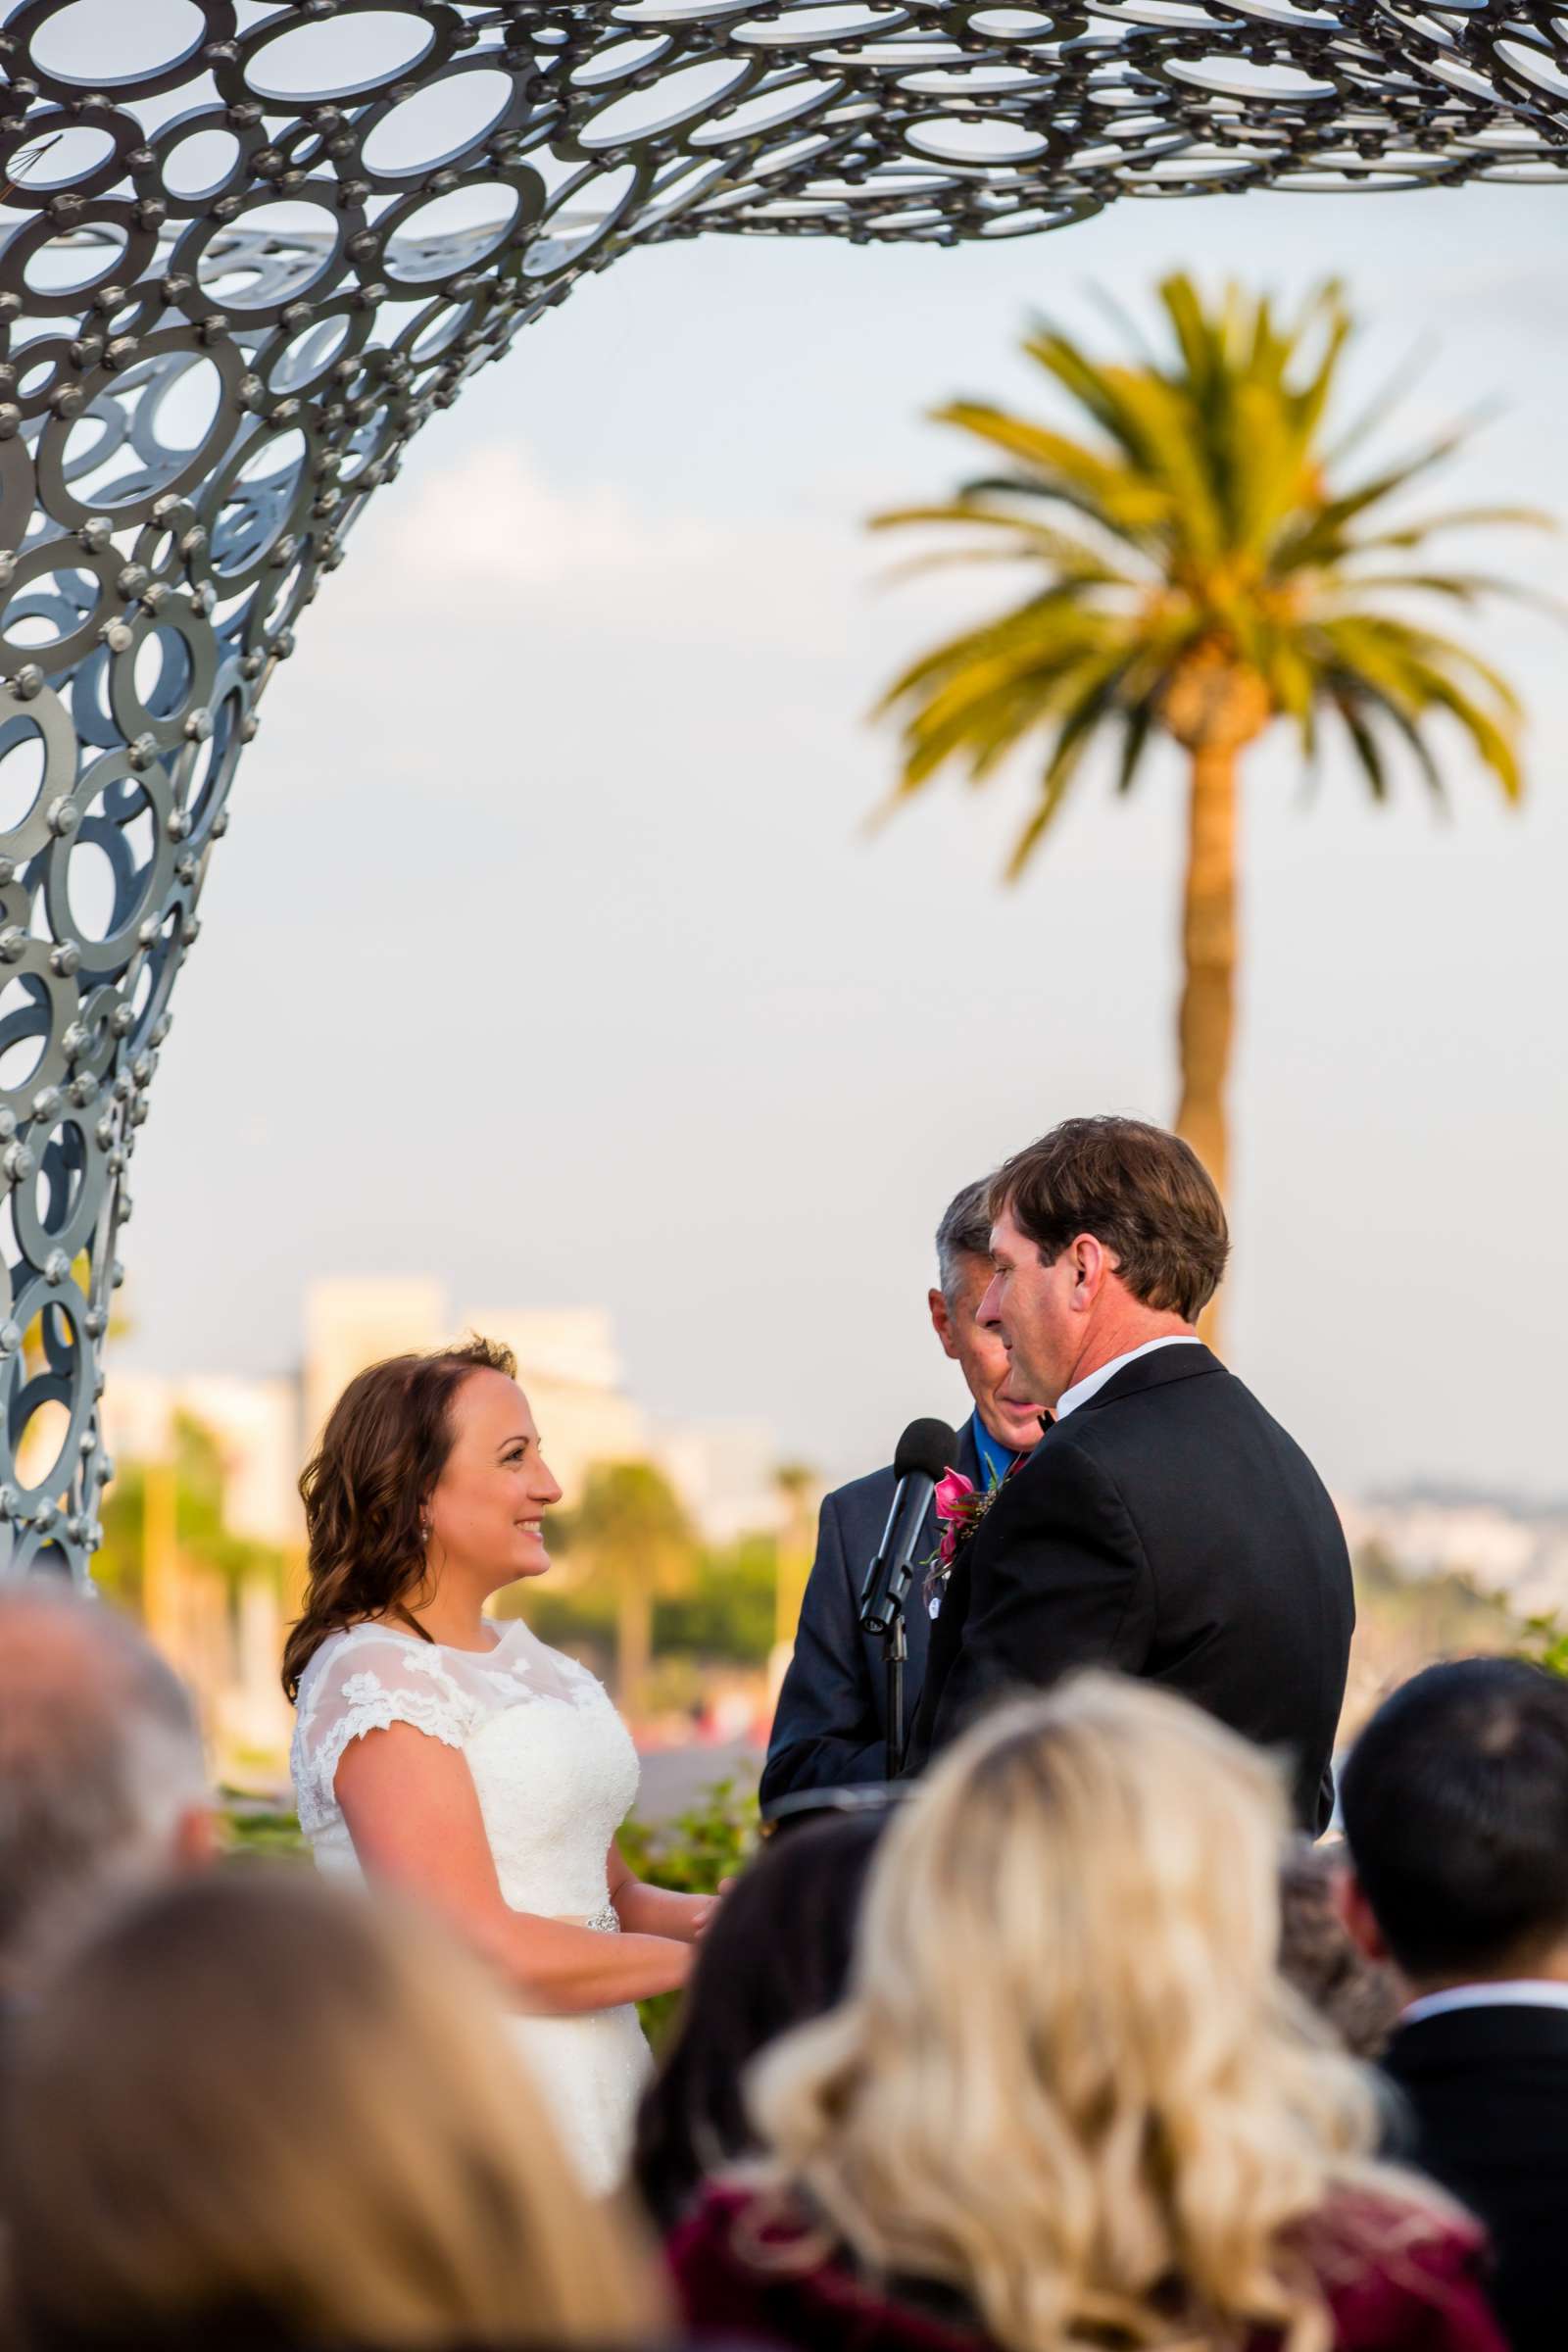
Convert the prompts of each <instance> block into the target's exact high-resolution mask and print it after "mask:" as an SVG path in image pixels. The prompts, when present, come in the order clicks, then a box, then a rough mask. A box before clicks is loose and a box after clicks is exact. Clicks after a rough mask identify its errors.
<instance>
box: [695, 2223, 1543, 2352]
mask: <svg viewBox="0 0 1568 2352" xmlns="http://www.w3.org/2000/svg"><path fill="white" fill-rule="evenodd" d="M761 2212H762V2209H761V2208H760V2205H759V2204H758V2203H757V2202H756V2201H755V2200H754V2199H751V2198H749V2197H747V2196H746V2195H744V2194H742V2193H739V2192H736V2191H733V2190H721V2189H711V2190H709V2191H708V2193H707V2194H706V2196H705V2197H704V2199H703V2201H702V2202H701V2203H700V2204H699V2205H698V2206H697V2208H696V2209H695V2211H694V2212H693V2213H692V2215H691V2216H690V2218H689V2219H688V2220H687V2221H685V2222H684V2223H682V2225H681V2227H680V2228H679V2229H676V2230H675V2231H674V2233H673V2234H672V2236H671V2237H670V2239H669V2243H668V2247H667V2253H668V2259H669V2265H670V2269H671V2271H672V2273H673V2275H674V2279H675V2286H676V2291H677V2293H678V2294H679V2296H680V2299H681V2302H682V2304H683V2306H684V2308H685V2312H686V2317H687V2321H688V2323H689V2324H690V2325H691V2326H692V2327H695V2328H698V2329H704V2328H726V2329H733V2330H734V2331H735V2332H736V2333H737V2334H745V2333H752V2334H756V2335H765V2336H769V2337H772V2338H774V2339H775V2340H776V2341H777V2342H779V2343H780V2344H784V2345H788V2346H790V2347H791V2348H792V2352H994V2347H992V2345H991V2341H990V2338H989V2337H987V2336H984V2335H982V2334H981V2333H980V2331H979V2330H978V2329H977V2328H972V2327H964V2326H961V2325H958V2324H956V2323H955V2322H954V2321H951V2320H943V2319H941V2318H939V2317H937V2316H935V2315H934V2314H933V2313H931V2312H928V2311H923V2310H917V2309H915V2308H914V2307H912V2306H911V2305H909V2304H907V2303H905V2304H900V2303H890V2302H888V2301H886V2300H885V2299H884V2298H883V2297H882V2296H881V2295H879V2294H877V2293H876V2292H874V2291H873V2290H872V2289H870V2288H869V2287H867V2286H865V2285H863V2284H862V2283H861V2282H860V2281H859V2280H858V2279H857V2278H855V2277H853V2276H852V2274H851V2273H850V2272H849V2271H848V2270H847V2269H846V2268H844V2267H842V2266H840V2265H838V2264H835V2263H824V2264H819V2265H816V2266H813V2267H810V2268H808V2269H804V2270H798V2271H791V2270H785V2269H782V2268H780V2269H774V2268H772V2267H768V2268H765V2269H764V2268H762V2267H760V2266H759V2265H757V2264H756V2263H755V2262H754V2261H752V2260H751V2259H750V2258H749V2255H748V2252H747V2250H746V2246H745V2244H744V2242H743V2241H744V2240H746V2239H747V2238H748V2237H750V2238H751V2239H752V2240H753V2241H754V2242H755V2239H756V2236H757V2234H758V2232H759V2231H760V2234H761V2237H762V2241H763V2243H764V2245H768V2246H772V2247H776V2248H778V2249H780V2250H782V2249H784V2248H786V2247H787V2246H788V2244H789V2242H790V2238H791V2235H792V2232H791V2230H790V2229H789V2228H788V2226H787V2225H785V2224H783V2223H781V2222H778V2221H776V2220H769V2221H767V2222H765V2223H764V2222H763V2221H762V2220H761ZM1314 2234H1315V2235H1320V2236H1321V2237H1322V2239H1323V2242H1324V2244H1325V2245H1327V2243H1328V2241H1329V2238H1330V2236H1331V2234H1332V2235H1333V2237H1334V2238H1335V2239H1336V2240H1337V2242H1338V2243H1339V2244H1341V2245H1342V2246H1343V2244H1344V2237H1343V2234H1342V2233H1341V2232H1337V2231H1336V2232H1332V2233H1331V2232H1329V2231H1327V2230H1323V2231H1321V2232H1314ZM1484 2254H1485V2240H1484V2238H1483V2237H1482V2234H1481V2232H1480V2231H1479V2230H1477V2229H1471V2228H1469V2227H1468V2226H1454V2227H1452V2228H1447V2227H1442V2228H1439V2229H1437V2230H1436V2233H1435V2234H1434V2235H1433V2236H1432V2237H1430V2238H1428V2239H1427V2240H1426V2241H1425V2242H1423V2243H1422V2244H1420V2245H1416V2246H1409V2247H1405V2248H1403V2249H1401V2251H1400V2252H1399V2253H1398V2255H1397V2257H1394V2258H1391V2259H1390V2260H1388V2261H1387V2262H1383V2263H1371V2262H1368V2261H1366V2260H1364V2259H1363V2260H1362V2261H1360V2262H1359V2263H1358V2264H1357V2265H1356V2266H1355V2267H1354V2269H1353V2271H1352V2270H1351V2267H1350V2265H1349V2264H1348V2263H1347V2262H1346V2261H1345V2260H1344V2259H1343V2258H1342V2259H1341V2260H1339V2261H1337V2262H1333V2263H1331V2262H1330V2261H1329V2260H1328V2259H1327V2258H1325V2260H1324V2262H1323V2264H1322V2266H1321V2268H1320V2276H1321V2278H1322V2280H1323V2292H1324V2298H1325V2300H1326V2301H1327V2303H1328V2306H1329V2309H1330V2311H1331V2312H1332V2314H1333V2317H1334V2352H1507V2345H1506V2343H1505V2342H1504V2340H1503V2337H1502V2335H1501V2334H1500V2332H1499V2330H1498V2327H1497V2324H1496V2322H1495V2319H1494V2318H1493V2316H1492V2312H1491V2310H1490V2308H1489V2307H1488V2304H1487V2300H1486V2295H1485V2293H1484V2291H1483V2288H1482V2285H1481V2283H1480V2273H1481V2270H1482V2267H1483V2261H1484ZM1278 2344H1279V2337H1278V2336H1277V2335H1276V2334H1275V2333H1274V2332H1273V2331H1272V2330H1270V2331H1268V2332H1266V2333H1260V2334H1258V2335H1256V2336H1254V2337H1253V2338H1252V2340H1251V2343H1250V2347H1249V2352H1277V2347H1278Z"/></svg>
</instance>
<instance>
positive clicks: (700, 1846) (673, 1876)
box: [620, 1780, 758, 2050]
mask: <svg viewBox="0 0 1568 2352" xmlns="http://www.w3.org/2000/svg"><path fill="white" fill-rule="evenodd" d="M757 1838H758V1809H757V1794H756V1791H755V1789H743V1788H742V1787H741V1786H740V1784H739V1783H738V1782H736V1781H733V1780H728V1781H717V1782H715V1783H714V1785H713V1787H712V1788H711V1789H707V1790H706V1791H705V1792H704V1794H703V1795H702V1796H701V1797H699V1799H698V1801H697V1803H696V1804H695V1805H692V1806H691V1807H689V1809H688V1810H687V1811H686V1812H684V1813H682V1814H680V1815H679V1816H678V1818H677V1819H676V1820H674V1821H667V1822H660V1823H659V1824H657V1825H656V1826H650V1825H649V1824H648V1823H646V1822H640V1821H638V1820H637V1819H636V1818H635V1816H634V1817H633V1818H632V1819H631V1820H630V1821H628V1822H626V1823H625V1824H624V1826H623V1827H622V1829H621V1832H620V1850H621V1852H622V1853H623V1854H624V1855H625V1857H626V1860H627V1861H628V1862H629V1863H630V1865H631V1867H632V1869H633V1870H634V1871H635V1872H636V1873H637V1876H638V1877H639V1878H640V1879H651V1880H652V1881H653V1883H654V1885H655V1886H656V1887H674V1889H675V1891H676V1892H677V1893H678V1894H716V1893H717V1891H718V1887H719V1882H720V1881H721V1880H723V1879H733V1878H735V1877H736V1876H737V1875H738V1873H739V1872H741V1871H743V1870H744V1869H745V1867H746V1865H747V1863H748V1862H749V1861H750V1860H751V1858H752V1855H753V1854H754V1853H755V1851H756V1850H757ZM679 2006H680V1994H679V1993H678V1992H664V1993H661V1994H660V1995H659V1996H658V1998H657V1999H655V2000H651V2001H644V2002H642V2003H641V2016H642V2021H643V2030H644V2032H645V2033H646V2034H647V2035H648V2038H649V2040H650V2041H651V2042H652V2043H653V2045H654V2047H655V2049H656V2050H657V2049H658V2047H659V2045H660V2043H661V2042H662V2039H663V2037H664V2035H665V2034H667V2033H668V2031H669V2027H670V2023H671V2020H672V2019H673V2017H674V2014H675V2012H676V2010H677V2009H678V2008H679Z"/></svg>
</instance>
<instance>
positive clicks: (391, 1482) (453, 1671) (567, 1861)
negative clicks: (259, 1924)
mask: <svg viewBox="0 0 1568 2352" xmlns="http://www.w3.org/2000/svg"><path fill="white" fill-rule="evenodd" d="M514 1372H515V1365H514V1362H513V1359H512V1357H511V1355H510V1354H509V1353H508V1351H507V1350H506V1349H504V1348H497V1347H493V1346H491V1345H489V1344H488V1343H486V1342H483V1341H476V1342H474V1343H472V1344H471V1345H470V1346H468V1347H465V1348H454V1349H450V1350H446V1351H444V1352H442V1353H440V1354H437V1355H433V1356H400V1357H394V1358H393V1359H391V1360H390V1361H389V1362H386V1363H382V1364H376V1365H372V1366H371V1367H370V1369H369V1370H368V1371H366V1372H362V1373H361V1374H360V1375H359V1376H358V1378H357V1379H355V1380H354V1381H352V1382H351V1383H350V1385H349V1387H348V1388H347V1389H346V1390H345V1391H344V1394H343V1396H342V1397H341V1398H340V1399H339V1401H338V1403H337V1405H336V1406H335V1408H334V1409H333V1412H332V1414H331V1416H330V1417H329V1419H328V1421H327V1424H326V1428H325V1430H324V1432H323V1433H322V1438H321V1444H320V1447H319V1451H318V1453H317V1454H316V1456H315V1458H314V1459H313V1460H312V1462H311V1463H310V1465H309V1467H308V1468H307V1470H306V1473H305V1477H304V1479H303V1481H302V1488H301V1491H302V1493H303V1495H304V1497H305V1509H306V1522H307V1528H308V1532H309V1543H310V1555H309V1579H308V1585H307V1592H306V1600H305V1608H304V1612H303V1614H302V1616H301V1618H300V1620H299V1623H298V1624H297V1625H296V1626H295V1628H294V1630H293V1632H292V1634H291V1636H290V1640H289V1643H288V1648H287V1651H286V1653H285V1658H284V1686H285V1688H286V1689H287V1690H288V1691H289V1692H290V1695H291V1696H294V1697H296V1698H297V1703H298V1710H299V1713H298V1722H297V1725H296V1729H295V1735H294V1746H293V1756H292V1767H293V1774H294V1784H295V1791H296V1795H297V1799H298V1803H299V1812H300V1823H301V1827H302V1828H303V1829H304V1830H305V1832H306V1834H307V1835H308V1837H309V1838H310V1839H311V1842H312V1845H313V1847H314V1850H315V1853H316V1858H317V1861H318V1863H319V1865H320V1866H321V1867H322V1868H323V1869H328V1870H338V1871H346V1872H350V1873H363V1874H367V1875H369V1876H372V1877H376V1878H380V1879H382V1880H387V1881H392V1882H396V1883H398V1884H400V1885H402V1886H403V1887H406V1888H408V1889H410V1890H412V1891H413V1892H414V1893H416V1894H417V1896H418V1897H419V1898H420V1899H421V1900H423V1901H425V1902H428V1903H431V1904H433V1905H434V1906H435V1907H436V1908H437V1909H438V1910H440V1911H441V1912H442V1913H444V1914H445V1916H446V1917H447V1919H448V1920H449V1921H450V1923H451V1924H452V1925H453V1926H454V1927H455V1928H456V1929H457V1930H458V1931H459V1933H460V1934H461V1935H462V1936H464V1937H465V1938H466V1940H467V1941H468V1942H469V1943H470V1944H471V1945H472V1946H474V1947H475V1948H476V1949H477V1950H478V1951H479V1952H480V1953H481V1954H482V1955H483V1957H484V1958H485V1959H486V1960H487V1961H488V1962H489V1963H490V1965H491V1966H492V1968H493V1969H495V1970H496V1971H497V1972H498V1973H499V1974H500V1976H501V1977H502V1979H503V1981H504V1983H505V1985H506V1986H507V1988H508V1991H509V1994H510V1996H511V1999H512V2001H513V2003H514V2004H515V2010H516V2016H515V2032H516V2034H517V2036H518V2038H519V2041H520V2043H521V2046H522V2049H523V2054H524V2056H525V2058H526V2060H527V2063H528V2065H529V2068H530V2070H531V2072H532V2073H533V2075H534V2077H535V2079H536V2080H537V2081H538V2082H539V2083H540V2085H541V2087H542V2089H543V2090H544V2092H545V2093H546V2095H547V2096H548V2097H549V2099H550V2100H551V2102H552V2104H553V2106H554V2107H555V2109H556V2113H557V2117H558V2120H559V2123H560V2126H561V2129H562V2131H563V2132H564V2136H565V2139H566V2144H567V2146H568V2148H569V2149H570V2150H571V2152H572V2154H573V2156H574V2158H575V2159H576V2161H577V2164H578V2166H579V2169H580V2170H581V2172H582V2174H583V2177H584V2179H585V2180H586V2181H587V2182H588V2184H589V2185H590V2186H591V2187H593V2188H595V2189H605V2188H609V2187H610V2186H612V2185H613V2183H614V2182H615V2181H616V2180H618V2178H619V2176H620V2174H621V2172H622V2171H623V2169H624V2165H625V2160H626V2154H627V2149H628V2146H629V2140H630V2132H631V2125H632V2116H633V2111H634V2109H635V2105H636V2101H637V2097H638V2095H639V2093H640V2091H641V2089H642V2086H643V2083H644V2082H645V2081H646V2079H647V2075H648V2072H649V2067H650V2058H649V2052H648V2045H647V2042H646V2040H645V2039H644V2036H643V2034H642V2031H641V2029H640V2027H639V2025H638V2022H637V2014H636V2010H635V2007H634V2006H633V2004H634V2003H635V2002H637V2001H640V2000H644V1999H647V1998H648V1997H650V1996H651V1995H653V1994H655V1993H661V1992H668V1991H672V1990H674V1989H675V1988H676V1987H678V1986H679V1985H682V1984H684V1982H685V1980H686V1977H687V1975H688V1973H689V1970H690V1966H691V1959H692V1946H693V1944H694V1943H695V1942H696V1941H697V1939H698V1938H699V1937H700V1936H702V1934H703V1932H704V1930H705V1928H706V1927H707V1926H708V1924H709V1922H710V1920H711V1918H712V1916H713V1913H714V1910H715V1908H716V1905H717V1901H718V1899H719V1898H718V1897H715V1896H712V1895H692V1894H680V1893H676V1892H674V1891H673V1890H672V1889H670V1888H667V1887H654V1886H651V1885H649V1884H648V1883H647V1882H646V1881H645V1880H642V1879H639V1878H638V1877H637V1876H636V1874H635V1873H634V1872H633V1871H632V1870H631V1868H630V1867H629V1865H628V1864H627V1863H626V1861H625V1859H624V1857H623V1856H622V1854H621V1852H620V1850H619V1847H618V1846H617V1844H616V1842H615V1833H616V1831H617V1830H618V1828H619V1826H620V1824H621V1822H622V1821H623V1820H624V1819H625V1817H626V1815H627V1813H628V1812H629V1811H630V1809H631V1806H632V1803H633V1801H634V1799H635V1797H636V1794H637V1786H638V1778H639V1768H638V1762H637V1754H636V1750H635V1748H634V1747H633V1745H632V1740H631V1735H630V1733H629V1732H628V1731H627V1729H626V1726H625V1725H624V1724H623V1723H622V1721H621V1719H620V1717H619V1716H618V1715H617V1713H616V1712H615V1709H614V1708H613V1705H612V1703H611V1701H610V1698H609V1696H608V1694H607V1693H606V1691H605V1690H604V1688H603V1686H602V1685H601V1684H600V1683H599V1682H598V1681H597V1680H596V1678H595V1677H594V1676H593V1675H592V1674H590V1673H589V1672H588V1671H587V1669H586V1668H584V1667H582V1666H579V1665H578V1664H577V1663H576V1661H575V1660H573V1659H571V1658H567V1657H564V1656H563V1655H561V1653H560V1652H558V1651H556V1650H553V1649H550V1648H548V1647H547V1646H546V1645H545V1643H544V1642H541V1641H539V1639H538V1637H537V1636H536V1635H535V1634H533V1633H532V1632H531V1631H530V1630H529V1628H528V1627H527V1626H526V1625H525V1624H524V1623H523V1622H522V1621H521V1620H520V1619H517V1618H513V1619H508V1620H506V1621H497V1620H494V1619H491V1618H488V1617H486V1615H485V1613H484V1610H485V1603H486V1602H487V1600H488V1599H489V1598H490V1596H491V1595H492V1594H493V1593H497V1592H499V1591H501V1590H502V1589H504V1588H505V1587H506V1586H508V1585H512V1584H515V1583H517V1582H519V1581H520V1580H522V1579H524V1578H528V1577H535V1576H540V1575H543V1574H544V1573H545V1572H546V1571H547V1570H548V1568H549V1566H550V1556H549V1552H548V1550H547V1548H546V1543H545V1536H546V1527H547V1520H548V1513H549V1512H550V1510H551V1508H552V1507H553V1506H554V1505H555V1504H556V1503H557V1502H559V1501H560V1499H561V1488H560V1486H559V1485H558V1483H557V1481H556V1479H555V1477H554V1476H553V1474H552V1473H551V1471H550V1469H549V1466H548V1465H547V1463H546V1462H545V1460H544V1458H543V1455H542V1454H541V1452H540V1446H539V1434H538V1431H537V1429H536V1428H535V1426H534V1421H533V1415H532V1413H531V1412H530V1410H529V1407H528V1401H527V1398H526V1397H524V1396H523V1394H522V1392H521V1390H520V1389H519V1388H518V1387H517V1385H516V1382H515V1378H514Z"/></svg>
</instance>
